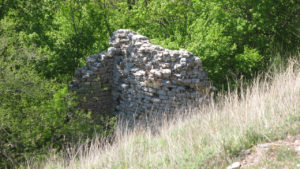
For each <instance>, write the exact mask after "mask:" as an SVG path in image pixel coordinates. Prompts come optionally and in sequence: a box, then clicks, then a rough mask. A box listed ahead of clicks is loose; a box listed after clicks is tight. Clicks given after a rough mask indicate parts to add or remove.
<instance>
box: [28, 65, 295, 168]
mask: <svg viewBox="0 0 300 169" xmlns="http://www.w3.org/2000/svg"><path fill="white" fill-rule="evenodd" d="M240 91H241V92H237V91H233V92H230V93H228V94H223V95H220V96H218V97H217V99H216V100H217V101H212V102H211V103H210V104H209V105H202V106H199V107H197V108H195V107H191V108H187V109H186V113H188V114H189V116H188V117H185V118H180V117H179V118H176V119H173V120H171V121H168V122H167V121H166V122H165V123H164V124H163V125H162V126H161V127H160V128H159V134H155V135H154V134H153V133H152V132H151V130H149V129H144V128H141V127H140V128H136V129H135V130H124V129H120V130H119V131H120V132H117V136H116V141H115V143H114V144H112V145H110V144H108V143H107V144H106V143H104V144H103V142H102V144H101V141H99V140H97V139H96V140H95V141H93V143H92V144H90V145H82V148H79V149H77V150H78V151H76V152H71V153H69V154H70V155H69V156H68V158H60V156H55V155H53V156H52V157H51V158H49V159H48V161H46V162H45V163H43V167H42V168H47V169H48V168H49V169H50V168H70V169H77V168H78V169H81V168H85V169H92V168H101V169H102V168H103V169H104V168H116V169H119V168H131V169H137V168H151V169H152V168H178V169H182V168H189V169H190V168H224V167H226V166H227V165H228V164H229V163H231V162H232V161H233V160H236V159H237V158H239V155H240V153H241V152H242V150H245V149H248V148H251V147H252V146H254V145H256V144H258V143H261V142H265V141H271V140H275V139H278V138H281V137H285V136H286V135H287V134H293V133H297V132H298V133H299V132H300V128H299V126H300V125H299V122H300V68H299V65H297V63H295V62H291V63H290V65H289V66H288V68H287V69H286V70H285V71H283V72H281V73H277V74H276V75H274V76H272V77H268V78H264V79H262V78H257V79H256V80H255V81H254V83H253V85H251V86H248V87H246V88H243V89H242V88H241V89H240ZM239 93H241V94H239ZM121 131H122V132H121ZM124 131H125V132H124ZM126 131H127V132H126ZM74 150H75V149H74ZM28 168H35V167H34V165H31V166H28Z"/></svg>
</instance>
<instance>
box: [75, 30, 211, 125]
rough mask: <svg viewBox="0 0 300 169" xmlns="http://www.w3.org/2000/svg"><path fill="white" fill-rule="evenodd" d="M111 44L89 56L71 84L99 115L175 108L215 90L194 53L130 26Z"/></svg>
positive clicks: (116, 34)
mask: <svg viewBox="0 0 300 169" xmlns="http://www.w3.org/2000/svg"><path fill="white" fill-rule="evenodd" d="M109 44H110V46H111V47H109V48H108V50H107V52H102V53H99V54H95V55H92V56H89V57H88V58H87V59H86V66H83V67H82V68H79V69H78V70H76V71H75V74H74V75H75V76H74V80H73V81H72V82H71V84H70V88H71V89H72V90H74V91H77V92H78V94H79V95H81V96H82V98H85V101H83V102H82V103H81V104H80V107H82V108H84V109H86V110H91V111H92V112H93V113H94V115H95V118H97V115H100V114H102V113H109V114H117V115H121V116H123V117H125V118H126V119H128V120H132V119H133V118H136V117H140V116H137V115H140V114H147V113H153V112H155V113H166V112H168V111H169V112H171V111H174V110H175V109H176V108H180V107H181V106H184V105H187V104H190V103H192V102H193V101H195V100H197V98H199V97H204V96H205V95H206V94H207V92H209V90H210V87H211V84H210V82H209V80H208V77H207V74H206V72H204V70H203V68H202V62H201V60H200V59H199V58H198V57H195V56H194V55H193V54H192V53H190V52H188V51H185V50H168V49H164V48H162V47H161V46H158V45H153V44H151V43H150V41H149V40H148V38H147V37H145V36H142V35H138V34H137V33H135V32H133V31H131V30H127V29H120V30H117V31H116V32H114V33H113V35H112V36H111V37H110V40H109Z"/></svg>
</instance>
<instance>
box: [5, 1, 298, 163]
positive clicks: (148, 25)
mask: <svg viewBox="0 0 300 169" xmlns="http://www.w3.org/2000/svg"><path fill="white" fill-rule="evenodd" d="M299 9H300V4H299V3H297V2H296V1H294V0H275V1H274V0H260V1H255V0H250V1H249V0H237V1H230V0H224V1H219V0H200V1H199V0H172V1H171V0H114V1H112V0H72V1H71V0H66V1H61V0H26V1H22V0H1V1H0V168H12V167H13V166H16V164H18V163H20V162H24V161H25V159H26V158H31V157H36V158H42V157H43V155H45V154H47V153H48V150H49V149H53V150H55V151H58V150H63V149H65V147H66V146H67V145H69V144H72V143H74V142H82V141H84V140H85V139H86V138H87V137H88V138H93V137H95V136H96V135H102V136H104V135H105V136H109V135H110V133H111V130H108V129H111V128H112V126H113V121H114V119H113V118H112V119H109V118H108V119H107V118H106V117H103V119H107V120H105V121H107V122H104V123H102V124H101V125H99V124H94V123H93V118H92V117H91V116H90V114H89V113H88V112H83V111H81V110H79V109H78V108H77V107H76V105H77V103H76V102H77V101H78V98H76V97H75V96H74V94H73V93H72V92H70V91H68V90H67V86H68V84H69V82H70V80H71V79H72V74H73V72H74V70H75V69H77V68H78V67H80V66H81V65H83V64H84V62H85V61H84V60H85V59H84V58H85V57H87V56H88V55H90V54H94V53H99V52H101V51H103V50H105V49H106V48H107V47H108V38H109V36H110V35H111V34H112V33H113V31H115V30H117V29H120V28H125V29H132V30H133V31H136V32H138V33H140V34H143V35H146V36H148V37H149V38H150V39H151V41H152V42H154V43H157V44H160V45H162V46H164V47H167V48H170V49H179V48H184V49H187V50H189V51H191V52H193V53H194V54H195V55H196V56H199V57H200V58H201V59H202V60H203V66H204V68H205V70H206V71H207V72H208V73H209V77H210V79H211V80H212V81H213V83H214V85H215V86H216V87H217V88H218V89H220V90H219V91H222V89H225V90H228V87H227V86H231V89H233V88H235V87H236V86H239V85H240V83H237V81H236V79H240V78H243V79H244V81H245V82H246V83H251V81H252V79H253V77H255V76H256V75H257V74H258V73H262V72H265V71H266V70H268V69H271V67H277V66H278V65H281V64H283V63H284V62H286V60H287V59H288V58H289V56H291V55H297V54H298V52H299V46H300V45H299V44H300V37H299V25H300V23H299V19H300V18H299V16H300V13H299ZM228 84H230V85H228ZM103 114H105V112H103ZM166 160H167V159H166ZM149 165H150V164H149ZM151 165H152V164H151Z"/></svg>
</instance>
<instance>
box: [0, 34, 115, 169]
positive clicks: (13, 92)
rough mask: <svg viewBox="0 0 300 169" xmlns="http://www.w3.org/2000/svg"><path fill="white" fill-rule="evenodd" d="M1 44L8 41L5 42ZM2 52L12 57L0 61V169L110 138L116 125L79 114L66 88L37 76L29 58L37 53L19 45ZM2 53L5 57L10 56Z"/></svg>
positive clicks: (63, 85) (73, 98)
mask: <svg viewBox="0 0 300 169" xmlns="http://www.w3.org/2000/svg"><path fill="white" fill-rule="evenodd" d="M1 40H3V41H7V40H8V41H9V40H10V39H9V38H6V37H4V36H3V37H2V38H1ZM8 43H9V42H8ZM3 46H4V47H3ZM3 46H1V49H8V48H9V49H10V50H9V52H10V54H13V55H2V57H1V58H0V103H1V104H0V140H1V141H0V150H1V151H0V168H10V167H12V166H15V165H16V164H18V163H19V162H22V161H23V160H24V159H25V158H26V157H28V158H29V157H32V156H40V155H43V154H45V153H47V152H48V150H49V149H52V150H61V149H63V148H64V147H65V146H67V145H68V144H72V143H77V142H79V141H81V139H85V138H92V137H93V136H94V135H95V134H97V135H100V136H108V135H109V134H110V133H111V128H112V127H113V125H114V123H113V120H114V119H112V118H106V119H105V121H104V122H105V123H106V124H105V125H98V124H95V123H94V120H93V118H92V117H91V113H85V112H83V111H81V110H80V109H78V108H76V105H77V103H76V101H75V100H78V99H77V98H76V97H75V96H74V94H73V93H72V92H70V91H68V89H67V84H63V83H58V82H57V81H56V80H49V79H46V78H44V77H41V76H40V75H39V74H38V73H37V72H36V71H35V70H34V66H33V65H32V63H31V62H33V61H32V60H30V57H31V56H35V55H36V54H35V53H33V52H32V51H31V50H30V49H27V48H26V47H22V45H20V44H19V46H18V48H17V49H16V46H15V47H11V46H9V47H8V48H6V45H3ZM0 53H2V54H5V53H6V54H7V50H0Z"/></svg>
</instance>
